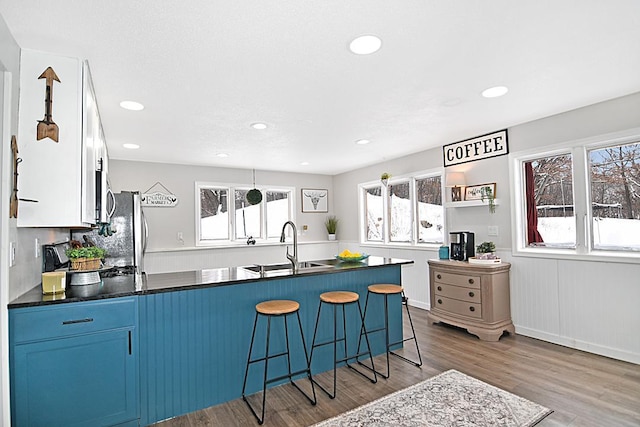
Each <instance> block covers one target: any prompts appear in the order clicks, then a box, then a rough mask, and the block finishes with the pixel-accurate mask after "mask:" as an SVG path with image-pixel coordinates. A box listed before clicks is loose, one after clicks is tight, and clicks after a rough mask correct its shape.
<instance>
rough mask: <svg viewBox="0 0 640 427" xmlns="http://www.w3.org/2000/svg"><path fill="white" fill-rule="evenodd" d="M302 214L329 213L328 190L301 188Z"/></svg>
mask: <svg viewBox="0 0 640 427" xmlns="http://www.w3.org/2000/svg"><path fill="white" fill-rule="evenodd" d="M300 191H301V193H302V212H303V213H327V212H329V200H328V199H329V190H326V189H318V188H303V189H301V190H300Z"/></svg>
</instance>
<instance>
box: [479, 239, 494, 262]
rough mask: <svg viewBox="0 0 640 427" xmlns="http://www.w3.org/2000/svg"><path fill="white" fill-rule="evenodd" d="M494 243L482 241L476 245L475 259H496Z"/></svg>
mask: <svg viewBox="0 0 640 427" xmlns="http://www.w3.org/2000/svg"><path fill="white" fill-rule="evenodd" d="M495 252H496V245H495V243H493V242H482V243H480V244H479V245H478V246H477V247H476V258H477V259H496V258H497V256H496V254H495Z"/></svg>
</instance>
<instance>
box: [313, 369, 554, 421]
mask: <svg viewBox="0 0 640 427" xmlns="http://www.w3.org/2000/svg"><path fill="white" fill-rule="evenodd" d="M551 412H553V411H551V410H549V409H547V408H545V407H544V406H540V405H538V404H537V403H533V402H531V401H529V400H527V399H523V398H522V397H518V396H516V395H514V394H511V393H509V392H507V391H504V390H501V389H499V388H497V387H494V386H492V385H490V384H487V383H484V382H482V381H480V380H477V379H475V378H472V377H470V376H468V375H465V374H463V373H461V372H458V371H456V370H453V369H452V370H449V371H446V372H443V373H442V374H440V375H436V376H435V377H433V378H429V379H428V380H425V381H422V382H420V383H418V384H415V385H412V386H411V387H408V388H405V389H404V390H399V391H397V392H395V393H392V394H390V395H388V396H385V397H383V398H380V399H378V400H375V401H373V402H370V403H368V404H366V405H363V406H360V407H359V408H356V409H353V410H351V411H349V412H346V413H344V414H341V415H338V416H337V417H334V418H330V419H328V420H325V421H323V422H321V423H318V424H315V427H329V426H331V427H334V426H339V427H355V426H367V427H375V426H438V427H441V426H442V427H445V426H452V427H453V426H455V427H466V426H478V427H480V426H501V427H502V426H505V427H506V426H509V427H511V426H518V427H524V426H533V425H535V424H537V423H538V422H539V421H540V420H542V419H543V418H544V417H546V416H547V415H549V414H550V413H551Z"/></svg>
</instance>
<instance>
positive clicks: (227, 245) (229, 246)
mask: <svg viewBox="0 0 640 427" xmlns="http://www.w3.org/2000/svg"><path fill="white" fill-rule="evenodd" d="M338 242H339V241H338V240H308V241H300V240H298V246H303V245H318V244H323V243H338ZM292 244H293V241H289V240H287V241H286V242H284V243H280V242H279V241H277V242H256V244H255V245H247V244H246V243H241V242H233V243H220V244H218V245H201V246H180V247H175V248H154V249H147V251H146V252H145V253H148V254H150V253H160V252H183V251H202V250H211V249H242V248H252V247H270V246H285V245H292Z"/></svg>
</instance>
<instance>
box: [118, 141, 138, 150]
mask: <svg viewBox="0 0 640 427" xmlns="http://www.w3.org/2000/svg"><path fill="white" fill-rule="evenodd" d="M122 146H123V147H124V148H128V149H129V150H137V149H138V148H140V146H139V145H138V144H129V143H127V144H122Z"/></svg>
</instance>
